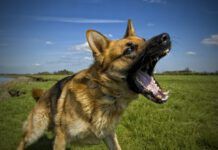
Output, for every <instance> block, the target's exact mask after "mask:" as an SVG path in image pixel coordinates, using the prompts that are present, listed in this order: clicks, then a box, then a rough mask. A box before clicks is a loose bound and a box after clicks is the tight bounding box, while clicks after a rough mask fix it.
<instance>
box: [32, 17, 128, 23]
mask: <svg viewBox="0 0 218 150" xmlns="http://www.w3.org/2000/svg"><path fill="white" fill-rule="evenodd" d="M33 18H34V19H35V20H39V21H51V22H65V23H125V22H126V21H125V20H119V19H87V18H70V17H69V18H68V17H47V16H38V17H33Z"/></svg>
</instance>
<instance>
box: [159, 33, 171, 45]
mask: <svg viewBox="0 0 218 150" xmlns="http://www.w3.org/2000/svg"><path fill="white" fill-rule="evenodd" d="M160 41H161V43H162V44H166V43H167V42H168V41H170V36H169V34H168V33H162V34H161V35H160Z"/></svg>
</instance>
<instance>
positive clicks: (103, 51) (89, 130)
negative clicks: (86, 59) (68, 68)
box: [18, 22, 146, 150]
mask: <svg viewBox="0 0 218 150" xmlns="http://www.w3.org/2000/svg"><path fill="white" fill-rule="evenodd" d="M134 35H135V34H134V28H133V26H132V23H131V22H129V25H128V27H127V31H126V35H125V38H124V39H121V40H116V41H111V40H108V39H107V38H106V37H104V36H103V35H101V34H100V33H98V32H96V31H93V30H89V31H88V32H87V40H88V42H89V45H90V47H91V49H92V50H93V56H94V58H95V62H94V64H93V65H92V66H91V67H90V68H89V69H86V70H83V71H81V72H79V73H77V74H76V75H75V77H74V78H72V79H71V80H70V81H69V82H67V83H66V84H65V85H64V87H63V90H62V92H61V95H60V97H59V99H58V102H57V113H56V114H55V116H54V117H55V119H54V120H55V125H54V130H55V134H56V136H55V141H54V149H55V150H63V149H65V146H66V143H67V142H78V143H81V144H83V143H88V144H96V143H99V141H100V140H104V141H105V144H106V145H107V146H108V148H109V149H111V150H112V149H113V150H120V149H121V148H120V145H119V143H118V140H117V136H116V133H115V127H116V126H117V124H118V122H119V120H120V118H121V115H122V113H123V112H124V110H125V109H126V107H127V106H128V104H129V103H130V102H131V101H132V100H134V99H135V98H137V94H136V93H134V92H133V91H131V90H130V89H129V87H128V85H127V82H126V81H124V80H123V78H125V77H126V71H127V70H128V69H129V68H130V67H131V65H132V64H133V63H134V62H135V61H136V60H137V57H139V56H140V54H141V53H142V50H143V49H144V47H145V46H146V42H145V41H144V40H143V39H142V38H139V37H136V36H134ZM128 42H134V43H136V44H137V45H138V48H137V49H136V51H135V53H134V54H133V55H132V56H131V57H134V59H133V58H131V57H121V56H122V53H123V52H124V50H125V47H126V43H128ZM38 92H39V91H33V93H34V94H33V97H35V95H38ZM35 93H37V94H35ZM39 93H40V94H41V93H42V92H39ZM51 93H52V92H51V90H48V91H47V92H44V94H43V95H42V96H41V95H40V94H39V95H40V96H39V97H40V99H39V100H38V102H37V104H36V106H35V107H34V108H33V110H32V112H31V113H30V115H29V117H28V119H27V121H26V123H25V125H24V136H23V139H22V141H21V143H20V145H19V147H18V150H22V149H24V148H25V147H26V146H27V145H29V144H31V143H32V142H34V141H36V140H37V139H38V138H39V137H40V136H41V135H42V134H43V132H44V131H45V130H46V129H48V127H49V124H50V123H51V122H52V121H51V116H52V115H53V114H52V113H51V111H50V107H51V104H50V101H49V98H50V97H52V94H51Z"/></svg>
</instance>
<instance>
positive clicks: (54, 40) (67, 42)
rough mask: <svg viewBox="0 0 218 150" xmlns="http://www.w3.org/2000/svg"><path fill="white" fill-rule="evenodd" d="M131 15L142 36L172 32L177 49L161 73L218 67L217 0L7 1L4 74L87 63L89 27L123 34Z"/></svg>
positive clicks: (1, 52) (1, 54)
mask: <svg viewBox="0 0 218 150" xmlns="http://www.w3.org/2000/svg"><path fill="white" fill-rule="evenodd" d="M128 18H131V19H132V21H133V23H134V26H135V29H136V32H137V34H138V36H141V37H144V38H146V39H149V38H151V37H152V36H155V35H157V34H160V33H162V32H168V33H169V34H170V35H171V38H172V42H173V46H172V51H171V53H170V54H169V55H168V56H167V57H165V58H163V59H162V60H161V61H160V62H159V63H158V65H157V67H156V70H157V71H158V72H161V71H166V70H180V69H184V68H186V67H189V68H190V69H192V70H195V71H217V70H218V59H217V58H218V21H217V18H218V1H216V0H207V1H205V0H182V1H181V0H1V1H0V73H36V72H41V71H57V70H61V69H68V70H71V71H78V70H80V69H83V68H86V67H88V66H89V65H90V64H91V63H92V54H91V52H90V51H89V49H88V45H87V43H86V38H85V32H86V30H88V29H95V30H97V31H100V32H101V33H103V34H105V35H106V36H107V37H108V38H110V39H119V38H122V36H123V35H124V31H125V29H126V22H127V19H128Z"/></svg>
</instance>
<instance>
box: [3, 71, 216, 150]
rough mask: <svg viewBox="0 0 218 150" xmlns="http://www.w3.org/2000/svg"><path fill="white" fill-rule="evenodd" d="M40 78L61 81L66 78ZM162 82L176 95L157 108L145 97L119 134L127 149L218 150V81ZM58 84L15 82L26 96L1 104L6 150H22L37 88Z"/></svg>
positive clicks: (44, 149) (42, 145) (88, 149)
mask: <svg viewBox="0 0 218 150" xmlns="http://www.w3.org/2000/svg"><path fill="white" fill-rule="evenodd" d="M40 77H43V78H49V79H51V78H52V79H55V80H56V79H57V80H58V79H61V78H62V77H64V76H61V75H49V76H45V75H43V76H40ZM156 78H157V80H158V81H159V83H160V84H161V85H162V87H163V88H164V89H168V90H169V91H170V98H169V100H168V102H167V103H165V104H155V103H153V102H151V101H149V100H148V99H146V98H144V97H142V96H141V97H139V99H136V100H135V101H133V102H132V103H131V104H130V106H129V107H128V109H127V110H126V111H125V113H124V115H123V117H122V119H121V122H120V124H119V125H118V127H117V129H116V131H117V134H118V139H119V142H120V145H121V147H122V149H123V150H145V149H147V150H153V149H154V150H156V149H157V150H165V149H167V150H175V149H184V150H187V149H188V150H202V149H205V150H207V149H208V150H209V149H210V150H212V149H218V76H217V75H157V76H156ZM54 83H55V81H53V80H49V81H47V82H36V81H28V82H15V83H13V84H12V85H10V86H9V87H8V88H15V89H19V90H23V91H25V92H26V94H25V95H21V96H19V97H8V98H5V99H1V100H0V150H14V149H16V146H17V145H18V142H19V140H20V138H21V127H22V123H23V121H24V120H25V119H26V117H27V115H28V113H29V111H30V110H31V109H32V107H33V106H34V103H35V101H34V100H33V98H32V97H31V89H32V88H34V87H37V88H43V89H48V88H49V87H51V86H52V85H53V84H54ZM0 90H2V89H0ZM1 94H3V92H2V91H0V95H1ZM52 140H53V135H52V134H51V133H46V135H45V136H43V137H42V138H41V139H40V140H39V141H38V142H36V143H35V144H34V145H32V146H31V147H29V148H28V149H30V150H36V149H40V150H48V149H52ZM68 149H73V150H102V149H103V150H106V146H105V145H104V144H103V143H101V144H100V145H86V146H79V145H74V144H73V145H69V146H68Z"/></svg>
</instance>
